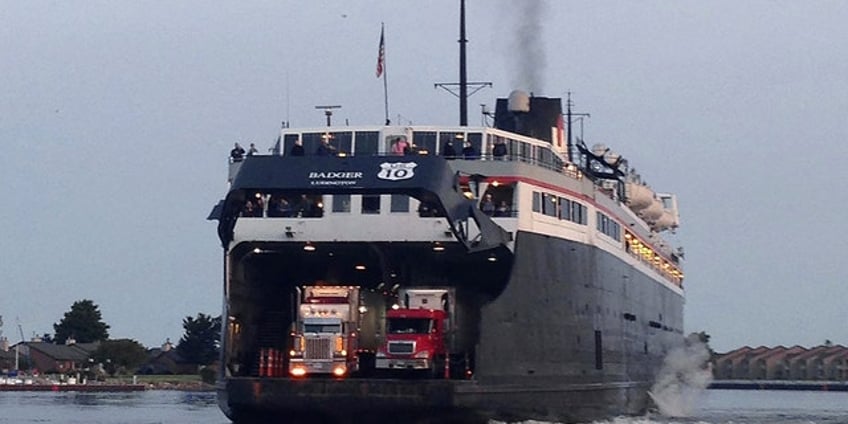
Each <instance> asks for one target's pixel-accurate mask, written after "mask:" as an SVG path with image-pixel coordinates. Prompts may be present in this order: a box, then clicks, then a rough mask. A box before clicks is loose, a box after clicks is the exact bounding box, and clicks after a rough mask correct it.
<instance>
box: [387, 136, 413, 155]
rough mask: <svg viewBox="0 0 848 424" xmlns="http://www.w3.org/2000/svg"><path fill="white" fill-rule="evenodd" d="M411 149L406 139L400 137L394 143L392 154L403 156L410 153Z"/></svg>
mask: <svg viewBox="0 0 848 424" xmlns="http://www.w3.org/2000/svg"><path fill="white" fill-rule="evenodd" d="M410 151H411V148H410V147H409V142H407V141H406V138H405V137H398V138H396V139H394V141H392V154H393V155H397V156H403V155H406V154H408V153H410Z"/></svg>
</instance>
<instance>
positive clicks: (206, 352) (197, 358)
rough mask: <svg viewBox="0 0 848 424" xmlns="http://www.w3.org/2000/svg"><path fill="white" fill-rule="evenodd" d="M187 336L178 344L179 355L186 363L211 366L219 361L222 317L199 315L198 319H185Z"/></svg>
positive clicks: (184, 324) (184, 325) (184, 326)
mask: <svg viewBox="0 0 848 424" xmlns="http://www.w3.org/2000/svg"><path fill="white" fill-rule="evenodd" d="M183 328H184V329H185V334H184V335H183V336H182V337H181V338H180V342H179V344H177V353H179V354H180V356H182V357H183V359H185V360H186V362H189V363H192V364H197V365H209V364H211V363H212V362H215V360H216V359H218V347H219V339H220V337H221V317H220V316H219V317H216V318H213V317H212V316H211V315H206V314H203V313H198V314H197V317H196V318H192V317H185V319H183Z"/></svg>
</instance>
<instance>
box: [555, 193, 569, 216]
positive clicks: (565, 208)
mask: <svg viewBox="0 0 848 424" xmlns="http://www.w3.org/2000/svg"><path fill="white" fill-rule="evenodd" d="M557 206H558V207H559V215H558V216H559V219H564V220H566V221H571V201H570V200H568V199H566V198H565V197H560V198H559V205H557Z"/></svg>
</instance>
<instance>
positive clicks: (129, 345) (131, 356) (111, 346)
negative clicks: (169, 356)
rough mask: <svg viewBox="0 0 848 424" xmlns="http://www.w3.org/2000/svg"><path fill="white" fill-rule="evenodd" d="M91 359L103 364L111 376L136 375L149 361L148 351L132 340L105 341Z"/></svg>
mask: <svg viewBox="0 0 848 424" xmlns="http://www.w3.org/2000/svg"><path fill="white" fill-rule="evenodd" d="M91 359H92V360H93V362H95V363H98V364H103V367H104V368H105V369H106V372H107V373H109V375H115V373H119V374H124V373H134V372H135V370H137V369H138V367H139V366H140V365H141V364H143V363H144V362H145V361H146V360H147V350H146V349H145V348H144V346H142V345H141V343H139V342H137V341H135V340H131V339H116V340H104V341H102V342H100V346H98V347H97V350H95V351H94V352H93V353H92V354H91Z"/></svg>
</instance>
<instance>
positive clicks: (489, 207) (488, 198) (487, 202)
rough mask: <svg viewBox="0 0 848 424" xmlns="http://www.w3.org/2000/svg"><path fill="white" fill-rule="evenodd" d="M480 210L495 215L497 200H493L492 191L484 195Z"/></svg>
mask: <svg viewBox="0 0 848 424" xmlns="http://www.w3.org/2000/svg"><path fill="white" fill-rule="evenodd" d="M480 210H481V211H483V213H484V214H486V215H489V216H494V215H495V202H494V201H493V200H492V194H491V193H486V195H485V196H483V201H482V202H480Z"/></svg>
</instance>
